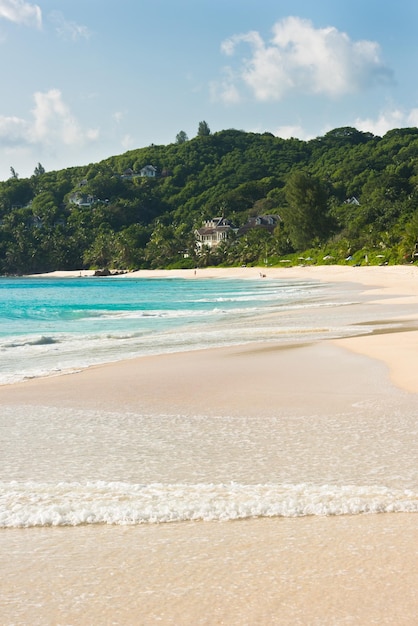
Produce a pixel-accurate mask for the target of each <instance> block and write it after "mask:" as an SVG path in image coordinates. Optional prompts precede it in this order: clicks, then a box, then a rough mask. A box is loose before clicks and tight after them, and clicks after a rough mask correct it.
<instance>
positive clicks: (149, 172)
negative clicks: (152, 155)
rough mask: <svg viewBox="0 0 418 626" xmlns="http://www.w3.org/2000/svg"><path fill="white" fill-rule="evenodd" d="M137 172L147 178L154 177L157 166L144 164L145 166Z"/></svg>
mask: <svg viewBox="0 0 418 626" xmlns="http://www.w3.org/2000/svg"><path fill="white" fill-rule="evenodd" d="M139 174H140V176H146V177H147V178H155V177H156V176H157V168H156V167H154V166H153V165H145V167H143V168H142V169H141V170H139Z"/></svg>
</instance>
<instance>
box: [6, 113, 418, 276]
mask: <svg viewBox="0 0 418 626" xmlns="http://www.w3.org/2000/svg"><path fill="white" fill-rule="evenodd" d="M10 172H11V175H10V178H9V179H8V180H6V181H4V182H0V274H2V275H22V274H34V273H41V272H49V271H54V270H74V269H80V270H81V269H83V268H84V269H87V268H89V269H95V268H100V269H103V268H117V269H118V270H126V271H129V270H134V269H142V268H144V269H145V268H149V269H157V268H167V269H170V268H193V267H205V266H241V265H248V266H250V265H263V266H264V265H266V266H267V265H279V264H284V265H290V264H326V263H332V264H352V265H364V264H370V265H384V264H401V263H414V262H415V261H417V262H418V128H403V129H395V130H391V131H389V132H388V133H386V134H385V135H384V136H383V137H379V136H375V135H373V134H372V133H366V132H361V131H358V130H356V129H355V128H351V127H343V128H337V129H335V130H332V131H330V132H327V133H326V134H325V135H324V136H321V137H317V138H315V139H312V140H309V141H302V140H300V139H296V138H291V139H280V138H278V137H276V136H274V135H272V134H270V133H260V134H258V133H250V132H244V131H241V130H234V129H229V130H223V131H220V132H214V133H212V132H211V131H210V128H209V126H208V124H207V123H206V122H201V123H200V124H199V128H198V131H197V134H196V136H195V137H194V138H192V139H189V138H188V137H187V135H186V133H185V132H183V131H180V132H179V133H178V135H177V137H176V139H175V141H174V142H173V143H171V144H169V145H150V146H147V147H144V148H139V149H136V150H131V151H129V152H126V153H124V154H121V155H118V156H112V157H110V158H108V159H105V160H103V161H101V162H98V163H91V164H89V165H86V166H78V167H71V168H67V169H62V170H59V171H45V168H44V167H43V166H42V165H41V163H38V165H37V166H36V167H35V169H34V173H33V175H32V176H31V177H29V178H21V177H20V176H19V174H18V173H17V172H16V171H15V170H14V168H13V167H11V168H10ZM219 216H222V217H223V218H225V220H228V223H229V224H231V225H233V228H231V229H230V230H229V233H228V236H227V237H225V238H224V239H223V240H222V241H221V242H220V243H219V245H217V246H216V247H213V246H212V247H209V246H205V245H200V246H198V245H197V232H198V230H199V229H200V228H201V227H202V225H203V224H204V223H205V222H207V221H209V220H213V219H214V218H215V217H219ZM263 216H264V217H265V216H274V218H275V219H274V222H270V223H273V224H274V227H269V228H267V227H265V226H264V222H263V220H262V219H255V218H262V217H263Z"/></svg>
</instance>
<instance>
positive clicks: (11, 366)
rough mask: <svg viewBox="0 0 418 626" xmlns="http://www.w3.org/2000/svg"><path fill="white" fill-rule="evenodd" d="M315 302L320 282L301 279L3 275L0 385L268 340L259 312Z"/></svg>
mask: <svg viewBox="0 0 418 626" xmlns="http://www.w3.org/2000/svg"><path fill="white" fill-rule="evenodd" d="M323 298H324V288H323V287H322V288H321V287H320V285H319V284H315V283H313V282H312V283H311V282H303V281H277V280H264V279H263V280H229V279H221V280H216V279H210V280H208V279H206V280H205V279H203V280H202V279H192V280H184V279H149V278H146V279H134V278H129V279H126V278H102V279H101V278H79V279H78V278H77V279H70V278H65V279H56V278H39V279H38V278H1V279H0V354H1V362H0V383H8V382H15V381H18V380H22V379H25V378H31V377H37V376H45V375H51V374H58V373H60V372H63V371H68V370H71V369H78V368H83V367H87V366H89V365H93V364H97V363H105V362H111V361H116V360H120V359H124V358H131V357H134V356H140V355H144V354H156V353H162V352H173V351H178V350H189V349H198V348H204V347H208V346H222V345H231V344H234V343H242V342H244V343H245V342H247V341H253V340H254V339H257V340H265V339H266V340H268V339H269V338H271V333H272V327H271V324H270V322H268V323H267V322H265V321H263V316H266V315H269V314H271V313H273V312H277V311H280V310H282V311H284V310H290V309H293V310H295V309H300V308H303V307H305V306H307V303H308V302H309V304H310V305H312V304H314V303H315V302H316V301H318V302H320V301H321V299H323ZM254 318H255V319H256V320H257V319H258V320H259V321H257V323H256V324H254ZM249 319H251V320H252V321H251V323H250V324H249V323H248V320H249ZM281 324H282V328H281V331H282V332H283V333H285V334H286V332H291V328H290V329H289V328H287V327H286V325H285V324H283V320H282V321H281ZM297 325H298V323H297V324H296V326H297ZM276 334H277V333H276Z"/></svg>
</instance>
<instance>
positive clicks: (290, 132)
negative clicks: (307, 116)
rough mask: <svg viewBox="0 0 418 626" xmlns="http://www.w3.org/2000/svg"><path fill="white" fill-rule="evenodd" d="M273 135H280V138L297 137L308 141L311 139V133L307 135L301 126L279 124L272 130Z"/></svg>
mask: <svg viewBox="0 0 418 626" xmlns="http://www.w3.org/2000/svg"><path fill="white" fill-rule="evenodd" d="M274 135H276V137H280V138H281V139H291V138H297V139H303V140H305V141H308V140H309V139H313V135H309V134H308V133H307V132H306V131H305V130H304V129H303V128H302V126H296V125H295V126H291V125H289V126H279V128H277V129H276V130H275V131H274Z"/></svg>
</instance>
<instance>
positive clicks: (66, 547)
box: [0, 267, 418, 626]
mask: <svg viewBox="0 0 418 626" xmlns="http://www.w3.org/2000/svg"><path fill="white" fill-rule="evenodd" d="M247 270H248V271H247ZM200 272H202V273H203V272H204V271H203V270H202V271H200V270H199V273H200ZM254 272H256V270H255V269H254V268H242V269H241V268H240V269H239V270H237V271H234V270H220V271H219V272H218V273H215V274H216V275H219V273H221V275H225V276H237V277H238V276H239V277H244V276H248V277H249V278H254ZM267 273H268V274H269V277H271V278H273V277H283V275H287V276H289V277H292V278H295V277H300V278H309V277H312V278H315V279H316V280H324V281H327V282H328V281H329V282H339V283H341V282H343V283H344V282H358V283H359V284H360V285H363V286H364V287H361V289H364V292H369V300H370V303H374V304H375V303H379V307H385V305H389V304H390V305H391V306H392V305H393V304H395V305H399V307H398V308H397V310H398V311H399V316H398V319H399V320H400V324H401V326H402V324H403V325H404V328H403V330H404V332H399V326H398V327H397V328H396V329H393V331H390V329H389V330H388V332H385V333H380V334H370V335H368V336H362V337H351V338H346V339H339V340H333V341H322V342H319V343H315V344H308V345H298V346H294V345H288V346H284V347H282V346H280V347H278V346H276V345H275V344H274V342H272V343H269V344H253V345H247V346H240V347H236V346H235V347H229V348H222V349H214V350H205V351H196V352H189V353H181V354H170V355H161V356H152V357H143V358H140V359H134V360H132V361H125V362H122V363H117V364H111V365H105V366H100V367H94V368H90V369H89V370H86V371H83V372H79V373H74V374H71V375H64V376H59V377H54V378H47V379H42V380H32V381H28V382H26V383H21V384H17V385H13V386H5V387H2V388H0V405H8V406H13V405H19V406H22V405H23V406H27V407H28V412H30V407H31V406H48V407H69V408H82V409H91V410H97V411H100V410H103V411H105V410H106V411H111V410H115V411H116V410H117V411H125V412H129V411H138V410H140V411H141V412H143V413H149V414H150V415H153V414H160V415H161V414H165V413H169V414H173V413H177V412H178V413H179V414H182V415H193V414H195V413H196V414H200V415H201V414H205V415H207V416H209V417H216V416H225V415H227V416H231V418H233V417H234V416H236V417H237V418H238V417H240V416H243V415H245V416H247V417H248V418H250V419H252V420H259V422H260V429H262V427H263V416H271V415H275V414H278V415H280V414H286V415H291V416H295V417H297V416H301V415H306V414H307V413H309V414H318V415H320V416H326V417H327V416H331V417H332V419H333V423H335V424H337V426H338V420H339V419H340V417H339V416H340V415H344V412H346V411H349V410H350V409H351V408H352V407H353V406H354V405H356V406H357V405H360V404H361V403H369V404H370V405H373V404H376V405H379V403H380V404H382V403H383V404H384V403H385V402H386V401H387V403H388V404H394V405H396V404H399V406H401V407H402V406H406V407H409V409H410V410H411V411H413V410H414V407H417V408H418V396H417V395H416V394H417V393H418V377H414V376H413V372H414V368H415V363H416V358H417V356H418V331H417V330H415V324H416V323H417V321H418V315H417V316H416V318H415V316H414V315H411V305H414V304H415V302H416V303H417V304H418V273H417V270H416V268H415V267H402V268H391V267H384V268H346V267H343V268H333V267H327V268H316V267H315V268H313V267H312V268H311V267H309V268H287V269H285V270H271V272H270V269H269V270H267ZM141 275H143V273H141ZM153 275H155V274H153ZM158 275H164V274H158ZM182 275H184V274H182ZM205 275H206V276H208V277H210V276H212V275H214V274H213V271H212V270H208V272H207V273H206V274H205ZM193 276H194V275H193V274H192V273H191V272H190V273H189V275H188V277H189V278H193ZM121 279H123V277H121ZM402 303H407V304H408V307H409V309H408V316H407V319H405V320H403V309H402ZM373 310H374V309H373V306H372V307H371V309H370V318H371V319H373ZM417 311H418V309H417ZM390 318H391V320H392V319H393V308H391V313H390ZM375 417H376V416H375ZM394 419H395V418H394ZM371 420H373V414H371ZM376 423H377V422H376ZM337 426H336V432H337V430H338V429H337ZM369 426H370V433H371V434H370V441H371V440H372V437H373V436H375V438H376V440H378V439H379V436H381V435H380V433H379V431H378V430H376V432H375V435H373V432H374V425H373V422H372V423H371V424H370V425H369ZM382 436H383V435H382ZM384 436H385V437H387V440H388V441H389V435H388V434H387V433H386V434H385V435H384ZM411 437H413V434H412V433H408V432H405V433H404V438H405V441H403V442H402V441H400V440H399V441H397V442H396V443H397V445H398V446H399V449H400V450H402V449H406V446H408V445H410V444H411V442H410V441H409V442H408V439H411ZM343 444H344V442H342V443H341V451H342V450H343V449H344V446H343ZM317 445H318V446H320V445H321V441H320V440H318V442H317ZM324 445H325V443H324ZM359 445H360V451H361V450H362V449H361V446H362V445H363V446H364V450H363V452H364V454H363V455H360V456H359V458H360V459H361V458H362V457H365V456H366V455H367V450H368V447H369V446H370V445H371V444H370V442H368V441H365V442H360V444H359ZM297 462H299V463H301V467H302V465H303V464H305V465H308V466H309V463H310V462H311V461H310V460H309V459H306V460H304V459H303V458H301V459H299V460H296V459H295V463H297ZM312 462H313V461H312ZM339 462H342V459H340V460H339V459H338V454H337V456H336V457H335V458H333V459H332V463H339ZM392 462H393V463H394V471H396V454H394V455H393V460H392ZM358 465H359V467H358V472H359V474H361V471H362V468H361V461H359V462H358ZM364 471H365V472H366V471H367V464H366V465H365V468H364ZM417 540H418V524H417V518H416V515H415V514H380V515H377V514H373V515H357V516H349V515H347V516H339V517H304V518H297V519H288V518H272V519H265V518H263V519H250V520H243V521H236V522H216V523H215V522H199V523H194V522H190V523H179V524H177V523H176V524H162V525H147V526H139V527H114V526H112V527H88V526H86V527H77V528H56V529H51V528H39V529H27V530H24V529H16V530H7V531H2V532H1V533H0V543H1V549H2V554H9V556H10V559H7V560H3V562H2V564H1V565H0V573H1V579H2V599H1V600H0V614H1V615H2V623H4V624H26V623H31V624H77V625H78V624H80V625H84V624H92V623H100V624H132V625H134V624H144V625H151V624H156V623H162V624H177V625H178V624H181V625H182V626H183V625H184V626H188V625H195V624H208V625H212V624H228V625H232V626H233V625H237V626H238V625H244V624H245V625H247V624H248V625H255V624H260V625H261V624H346V623H351V624H372V623H378V624H396V625H398V624H415V623H416V614H417V612H418V599H417V598H416V594H415V590H416V588H417V583H418V574H417V569H416V562H417V556H418V555H417V552H418V541H417Z"/></svg>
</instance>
